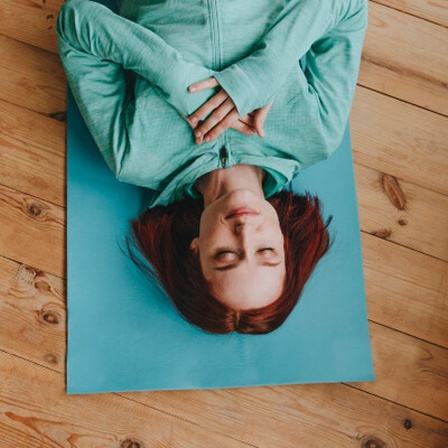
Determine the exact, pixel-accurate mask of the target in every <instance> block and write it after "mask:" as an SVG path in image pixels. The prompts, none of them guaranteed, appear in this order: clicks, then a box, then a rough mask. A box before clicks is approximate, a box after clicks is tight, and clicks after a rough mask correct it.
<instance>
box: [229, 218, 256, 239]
mask: <svg viewBox="0 0 448 448" xmlns="http://www.w3.org/2000/svg"><path fill="white" fill-rule="evenodd" d="M258 227H259V223H258V222H257V221H256V220H250V219H249V220H241V221H238V222H235V223H234V225H233V231H234V233H235V235H237V236H244V235H247V233H248V232H249V233H250V231H254V230H255V231H256V230H257V228H258Z"/></svg>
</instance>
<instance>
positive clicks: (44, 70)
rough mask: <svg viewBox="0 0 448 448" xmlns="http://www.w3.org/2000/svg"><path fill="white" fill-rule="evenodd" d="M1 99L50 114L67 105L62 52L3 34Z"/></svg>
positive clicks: (0, 53)
mask: <svg viewBox="0 0 448 448" xmlns="http://www.w3.org/2000/svg"><path fill="white" fill-rule="evenodd" d="M0 79H1V82H0V100H3V101H7V102H8V103H12V104H15V105H17V106H22V107H24V108H26V109H30V110H33V111H35V112H39V113H41V114H45V115H48V116H59V115H60V114H61V113H65V111H66V110H67V109H66V80H65V74H64V70H63V68H62V65H61V62H60V60H59V56H57V55H55V54H53V53H49V52H48V51H44V50H41V49H40V48H37V47H33V46H31V45H27V44H24V43H22V42H19V41H17V40H15V39H11V38H10V37H6V36H2V35H0Z"/></svg>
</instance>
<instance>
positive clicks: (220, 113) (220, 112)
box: [194, 98, 234, 138]
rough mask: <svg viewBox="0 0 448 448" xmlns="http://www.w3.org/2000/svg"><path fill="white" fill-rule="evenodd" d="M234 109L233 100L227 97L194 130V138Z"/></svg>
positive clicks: (201, 134) (199, 136) (212, 126)
mask: <svg viewBox="0 0 448 448" xmlns="http://www.w3.org/2000/svg"><path fill="white" fill-rule="evenodd" d="M232 109H234V104H233V101H232V100H231V99H230V98H227V100H225V101H224V102H223V103H222V104H221V105H220V106H219V107H218V108H217V109H215V110H214V112H213V113H212V114H211V115H210V116H209V117H208V118H207V119H206V120H205V121H204V122H203V123H201V124H200V125H199V126H198V127H197V128H196V129H195V131H194V135H195V136H196V138H201V137H203V136H204V135H205V134H207V132H208V131H210V129H212V128H214V127H215V126H216V125H217V124H218V123H219V122H220V121H221V120H222V119H223V118H224V117H226V116H227V114H228V113H229V112H230V111H231V110H232Z"/></svg>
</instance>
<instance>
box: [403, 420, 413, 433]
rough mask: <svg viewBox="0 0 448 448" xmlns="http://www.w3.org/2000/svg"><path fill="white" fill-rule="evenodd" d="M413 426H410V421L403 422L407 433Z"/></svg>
mask: <svg viewBox="0 0 448 448" xmlns="http://www.w3.org/2000/svg"><path fill="white" fill-rule="evenodd" d="M413 426H414V425H413V424H412V421H411V420H409V419H408V418H407V419H406V420H405V421H404V427H405V428H406V430H407V431H409V430H410V429H411V428H412V427H413Z"/></svg>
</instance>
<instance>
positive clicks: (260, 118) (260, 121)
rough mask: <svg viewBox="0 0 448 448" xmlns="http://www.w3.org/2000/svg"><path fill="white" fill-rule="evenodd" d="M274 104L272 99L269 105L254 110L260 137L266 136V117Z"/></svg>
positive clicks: (256, 129)
mask: <svg viewBox="0 0 448 448" xmlns="http://www.w3.org/2000/svg"><path fill="white" fill-rule="evenodd" d="M271 106H272V101H271V102H270V103H269V104H268V105H267V106H264V107H262V108H261V109H257V110H256V111H255V112H254V128H255V131H257V134H258V135H259V136H260V137H264V135H265V134H264V122H265V121H266V117H267V116H268V113H269V109H270V108H271Z"/></svg>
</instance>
